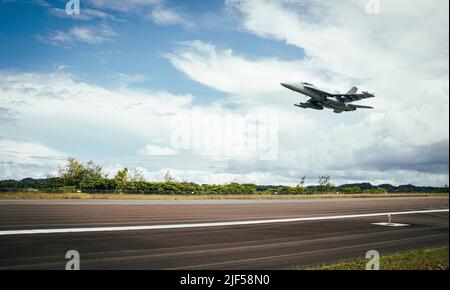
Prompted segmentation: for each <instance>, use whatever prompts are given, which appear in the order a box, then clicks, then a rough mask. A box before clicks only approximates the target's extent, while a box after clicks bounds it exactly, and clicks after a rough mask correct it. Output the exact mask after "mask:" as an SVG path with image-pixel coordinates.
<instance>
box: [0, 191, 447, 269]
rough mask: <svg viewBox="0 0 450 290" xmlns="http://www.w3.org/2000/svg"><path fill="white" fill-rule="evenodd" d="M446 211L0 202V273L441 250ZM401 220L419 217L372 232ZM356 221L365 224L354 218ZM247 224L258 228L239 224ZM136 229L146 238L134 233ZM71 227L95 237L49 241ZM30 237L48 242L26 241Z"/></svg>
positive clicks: (424, 204)
mask: <svg viewBox="0 0 450 290" xmlns="http://www.w3.org/2000/svg"><path fill="white" fill-rule="evenodd" d="M448 206H449V199H448V197H445V198H444V197H443V198H395V199H325V200H280V201H274V200H244V201H238V200H224V201H98V200H67V201H52V200H36V201H30V200H20V201H14V200H0V269H64V268H65V264H66V262H67V260H66V259H65V254H66V252H67V251H69V250H77V251H78V252H79V253H80V258H81V269H158V270H159V269H183V270H185V269H186V270H188V269H293V268H296V267H301V266H306V265H321V264H324V263H330V262H336V261H340V260H345V259H350V258H356V257H364V256H365V253H366V252H367V251H369V250H378V251H379V252H380V254H381V255H383V254H387V253H391V252H395V251H400V250H408V249H415V248H425V247H433V246H443V245H448V243H449V239H448V237H449V228H448V220H449V219H448V217H449V214H448ZM442 209H447V211H446V212H422V211H425V210H428V211H429V210H442ZM405 211H408V212H409V211H419V212H416V213H411V214H404V215H394V216H393V222H396V223H406V224H410V226H408V227H384V226H377V225H373V224H372V223H376V222H384V221H386V220H387V217H386V216H385V215H384V213H388V212H405ZM378 213H382V215H380V216H373V215H376V214H378ZM366 214H372V216H362V217H361V216H357V215H366ZM292 219H311V220H300V221H292ZM268 220H269V221H268ZM271 220H278V221H280V220H281V222H276V223H275V222H270V221H271ZM255 221H256V222H264V223H256V224H248V223H251V222H255ZM214 223H225V224H226V225H225V226H223V225H221V224H214ZM187 225H194V226H193V227H187ZM211 225H213V226H211ZM141 226H144V227H150V228H151V227H156V229H147V230H140V229H135V228H136V227H141ZM172 226H177V228H170V227H172ZM124 227H131V230H122V229H123V228H124ZM74 228H77V229H79V230H81V231H84V230H85V229H92V228H95V230H94V231H92V232H77V233H71V232H63V233H55V232H56V231H58V230H70V229H74ZM37 229H44V230H45V231H47V232H48V233H34V234H29V233H28V232H29V231H30V230H37ZM105 229H115V231H103V230H105Z"/></svg>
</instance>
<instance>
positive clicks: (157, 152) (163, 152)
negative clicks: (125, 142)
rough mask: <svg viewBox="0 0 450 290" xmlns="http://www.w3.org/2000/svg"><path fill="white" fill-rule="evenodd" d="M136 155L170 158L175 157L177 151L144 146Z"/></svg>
mask: <svg viewBox="0 0 450 290" xmlns="http://www.w3.org/2000/svg"><path fill="white" fill-rule="evenodd" d="M137 153H138V154H140V155H149V156H172V155H177V154H178V151H176V150H173V149H172V148H169V147H160V146H158V145H145V146H144V147H143V148H141V149H139V150H138V152H137Z"/></svg>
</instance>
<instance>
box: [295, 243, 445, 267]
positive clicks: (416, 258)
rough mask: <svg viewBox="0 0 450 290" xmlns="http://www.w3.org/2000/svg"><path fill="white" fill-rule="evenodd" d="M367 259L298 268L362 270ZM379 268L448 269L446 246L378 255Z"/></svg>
mask: <svg viewBox="0 0 450 290" xmlns="http://www.w3.org/2000/svg"><path fill="white" fill-rule="evenodd" d="M367 261H368V260H367V259H357V260H353V261H349V262H342V263H338V264H334V265H328V266H320V267H309V268H299V269H305V270H364V269H365V268H366V263H367ZM380 269H381V270H448V247H442V248H431V249H424V250H413V251H408V252H403V253H396V254H392V255H385V256H383V255H381V256H380Z"/></svg>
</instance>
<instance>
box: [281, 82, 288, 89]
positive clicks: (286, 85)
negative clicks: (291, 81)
mask: <svg viewBox="0 0 450 290" xmlns="http://www.w3.org/2000/svg"><path fill="white" fill-rule="evenodd" d="M280 85H282V86H283V87H285V88H289V85H288V84H287V83H280Z"/></svg>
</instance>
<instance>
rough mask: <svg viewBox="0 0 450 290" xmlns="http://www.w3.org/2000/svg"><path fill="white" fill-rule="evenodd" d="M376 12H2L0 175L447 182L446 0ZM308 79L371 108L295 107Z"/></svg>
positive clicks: (126, 8) (149, 5)
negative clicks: (73, 166) (356, 91)
mask: <svg viewBox="0 0 450 290" xmlns="http://www.w3.org/2000/svg"><path fill="white" fill-rule="evenodd" d="M370 1H377V0H348V1H344V2H339V3H340V4H338V3H336V2H337V1H336V2H335V3H323V2H322V1H318V0H281V1H270V0H263V1H257V0H250V1H241V0H225V1H219V0H212V1H201V0H190V1H175V0H172V1H169V0H130V1H118V0H109V1H106V0H81V1H80V4H81V10H80V12H81V14H80V15H79V16H70V15H67V14H66V13H65V5H66V3H67V1H66V0H60V1H46V0H28V1H26V0H22V1H21V0H0V93H1V95H0V113H1V115H2V117H1V118H0V120H1V124H0V170H1V172H0V178H23V177H26V176H32V177H42V176H45V175H46V174H49V173H55V170H56V169H57V167H58V166H62V165H63V164H64V160H65V159H66V158H67V157H69V156H75V157H77V158H79V159H80V160H83V161H87V160H90V159H93V160H94V161H96V162H98V163H100V164H101V165H102V166H104V168H105V171H107V172H108V173H109V174H111V175H113V174H114V173H115V171H117V170H118V169H120V168H122V167H123V166H129V167H132V168H136V170H140V171H142V172H143V174H144V175H145V176H146V178H147V179H149V180H161V178H162V176H163V175H164V173H165V172H166V171H167V170H170V171H171V172H172V174H173V175H174V176H175V177H176V178H177V179H178V180H193V181H196V182H205V183H226V182H231V181H233V180H234V181H235V180H240V181H242V182H256V183H263V184H295V183H296V182H298V180H299V179H300V178H301V176H303V175H306V176H307V182H309V183H314V182H315V181H316V179H317V176H319V175H324V174H329V175H331V176H332V178H333V180H334V181H335V182H336V183H344V182H362V181H369V182H373V183H384V182H389V183H394V184H401V183H416V184H427V185H444V184H447V183H448V140H449V137H448V9H445V7H447V8H448V1H444V0H433V1H429V2H427V3H426V4H424V3H419V2H417V3H416V5H410V4H408V3H409V2H405V1H403V0H400V1H396V3H392V2H387V1H383V0H380V1H381V2H378V3H379V7H378V8H379V9H378V11H376V13H370V11H368V10H367V6H366V5H367V3H368V2H370ZM330 2H331V1H330ZM333 2H334V1H333ZM424 11H425V12H427V13H428V14H433V15H435V17H434V18H433V19H428V18H426V17H424V15H425V14H424ZM388 28H389V30H387V29H388ZM443 28H444V29H443ZM387 31H388V32H387ZM300 80H301V81H303V80H305V81H309V82H313V83H315V84H317V85H320V86H323V87H324V88H327V89H330V90H339V91H345V90H348V89H349V88H350V87H352V86H353V85H357V86H359V87H360V88H361V89H363V90H369V91H372V92H374V93H376V95H377V98H376V99H374V100H370V101H368V102H367V103H366V104H367V105H373V106H375V108H376V109H375V110H373V111H370V112H369V111H357V112H354V113H349V114H342V115H335V114H333V113H332V112H316V111H312V110H298V109H296V108H294V107H293V106H292V104H293V103H295V102H298V101H299V100H302V97H300V96H298V95H295V94H293V93H291V92H288V91H286V90H285V89H284V88H282V87H281V86H280V85H279V83H280V82H282V81H300ZM411 84H414V87H412V86H411ZM424 98H426V100H427V102H426V103H424V102H423V99H424ZM197 119H199V120H197ZM255 126H256V127H255ZM258 126H259V127H258ZM255 128H259V129H255ZM258 130H262V131H258ZM197 131H198V132H200V133H198V132H197ZM230 132H231V133H230ZM261 132H263V133H261ZM229 133H230V134H231V135H232V136H234V137H229V135H226V134H229ZM266 133H267V134H268V136H269V137H268V138H267V139H262V137H261V136H264V134H266ZM196 134H197V135H198V134H199V136H200V137H199V138H200V139H196V138H197V135H196ZM180 136H181V137H180ZM224 136H228V137H226V138H224ZM177 137H180V138H181V139H180V138H179V139H177ZM183 138H184V139H183ZM227 138H231V141H229V142H228V141H227V140H228V139H227ZM180 140H183V141H180ZM186 140H187V141H186ZM199 140H200V141H199ZM183 142H184V143H183ZM255 144H256V145H255ZM252 146H253V147H252ZM255 146H256V147H255Z"/></svg>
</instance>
